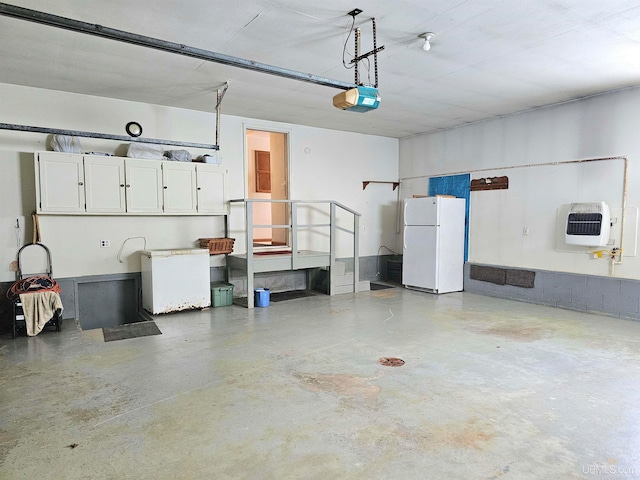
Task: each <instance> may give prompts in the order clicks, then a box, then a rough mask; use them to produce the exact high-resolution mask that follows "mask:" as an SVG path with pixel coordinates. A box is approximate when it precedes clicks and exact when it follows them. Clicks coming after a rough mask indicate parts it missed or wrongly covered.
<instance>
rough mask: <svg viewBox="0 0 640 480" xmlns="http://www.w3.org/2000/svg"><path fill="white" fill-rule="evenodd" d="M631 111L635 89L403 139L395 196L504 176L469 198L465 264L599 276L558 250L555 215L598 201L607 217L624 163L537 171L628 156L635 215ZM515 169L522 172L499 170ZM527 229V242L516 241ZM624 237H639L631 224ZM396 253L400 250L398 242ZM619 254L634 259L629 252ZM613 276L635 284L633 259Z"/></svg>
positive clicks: (587, 261) (637, 150) (637, 98)
mask: <svg viewBox="0 0 640 480" xmlns="http://www.w3.org/2000/svg"><path fill="white" fill-rule="evenodd" d="M639 104H640V88H630V89H624V90H619V91H615V92H609V93H606V94H601V95H598V96H594V97H590V98H586V99H582V100H580V101H575V102H570V103H566V104H562V105H556V106H549V107H545V108H540V109H537V110H533V111H529V112H524V113H520V114H516V115H509V116H505V117H500V118H496V119H492V120H487V121H483V122H477V123H474V124H470V125H466V126H462V127H458V128H454V129H449V130H445V131H442V132H437V133H433V134H425V135H418V136H415V137H411V138H406V139H402V140H401V141H400V178H401V180H402V187H401V196H402V197H403V198H406V197H410V196H411V195H412V194H416V193H425V192H426V191H427V190H428V177H429V176H438V175H447V174H453V173H466V172H471V178H472V179H475V178H483V177H490V176H496V175H507V176H508V177H509V189H508V190H498V191H480V192H472V195H471V202H470V207H471V212H470V248H469V261H470V262H477V263H484V264H490V265H503V266H513V267H524V268H533V269H541V270H549V271H561V272H571V273H581V274H588V275H602V276H606V275H608V273H609V265H608V262H607V261H605V260H602V259H600V260H596V259H593V258H592V255H588V254H587V253H586V249H584V250H583V251H582V252H581V253H576V252H565V251H557V250H558V245H557V242H556V236H557V221H556V213H557V210H558V208H559V207H561V206H562V205H566V204H569V203H572V202H588V201H600V200H604V201H606V202H607V203H608V204H609V205H610V207H612V208H619V207H621V205H622V181H623V161H621V160H612V161H606V162H593V163H584V164H579V165H571V166H547V167H541V166H535V165H539V164H543V163H552V162H564V161H568V160H577V159H586V158H599V157H615V156H627V157H628V158H629V159H630V164H631V167H630V170H629V182H628V183H629V189H628V200H627V203H628V205H629V206H634V207H637V206H639V205H640V188H638V185H640V169H638V168H636V167H635V163H636V162H637V161H638V159H639V158H640V144H639V143H638V142H637V133H636V132H637V131H638V129H639V128H640V116H638V115H637V106H638V105H639ZM527 165H532V166H527ZM513 166H516V167H521V166H527V167H525V168H518V169H508V170H498V168H501V167H513ZM630 214H632V215H635V210H634V211H633V212H630ZM627 220H629V218H628V217H627ZM525 227H528V228H529V235H523V228H525ZM625 235H626V236H627V238H628V239H632V238H635V237H636V236H637V226H636V225H635V224H634V222H629V225H628V227H627V229H625ZM618 236H619V235H618ZM625 243H626V242H625ZM396 245H398V246H400V237H398V239H397V243H396ZM625 247H627V245H625ZM560 250H562V249H560ZM626 253H627V255H633V248H631V245H628V248H627V250H626ZM615 274H616V276H618V277H624V278H632V279H639V278H640V257H639V256H637V255H634V256H625V258H624V263H623V265H621V266H618V267H616V273H615Z"/></svg>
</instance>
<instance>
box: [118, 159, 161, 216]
mask: <svg viewBox="0 0 640 480" xmlns="http://www.w3.org/2000/svg"><path fill="white" fill-rule="evenodd" d="M161 165H162V162H153V161H149V160H136V159H130V158H128V159H126V160H125V179H126V183H125V186H126V196H127V212H133V213H161V212H162V193H161V192H162V168H161Z"/></svg>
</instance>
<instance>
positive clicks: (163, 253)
mask: <svg viewBox="0 0 640 480" xmlns="http://www.w3.org/2000/svg"><path fill="white" fill-rule="evenodd" d="M141 253H142V255H145V256H147V257H149V258H151V257H154V258H157V257H173V256H177V255H209V250H208V249H206V248H178V249H175V250H143V251H142V252H141Z"/></svg>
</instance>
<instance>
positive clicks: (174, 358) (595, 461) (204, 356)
mask: <svg viewBox="0 0 640 480" xmlns="http://www.w3.org/2000/svg"><path fill="white" fill-rule="evenodd" d="M156 323H157V325H158V326H159V327H160V330H162V332H163V334H162V335H157V336H153V337H145V338H136V339H130V340H121V341H115V342H109V343H105V342H103V337H102V331H101V330H89V331H80V330H79V329H76V328H75V326H74V325H73V323H72V322H69V321H67V322H66V324H65V325H64V326H63V331H62V333H55V332H45V333H43V334H40V335H39V336H37V337H34V338H29V339H27V338H25V337H21V338H18V339H17V340H11V339H8V338H2V339H1V340H0V412H1V414H0V462H1V464H0V479H11V480H18V479H30V480H32V479H37V478H40V479H65V480H72V479H153V480H157V479H227V478H229V479H231V478H233V479H236V478H249V479H288V478H295V479H297V478H317V479H328V478H340V479H342V478H347V479H348V478H362V479H436V480H439V479H465V480H468V479H482V480H484V479H507V480H508V479H509V478H512V479H518V480H520V479H536V480H540V479H585V478H586V479H600V478H607V479H611V478H615V479H621V478H640V361H639V360H640V323H639V322H633V321H628V320H620V319H614V318H608V317H602V316H597V315H589V314H581V313H576V312H571V311H564V310H557V309H553V308H549V307H544V306H539V305H529V304H524V303H517V302H512V301H506V300H498V299H493V298H489V297H482V296H478V295H473V294H463V293H456V294H448V295H443V296H440V297H438V296H434V295H429V294H423V293H417V292H411V291H406V290H403V289H400V288H397V289H392V290H379V291H372V292H362V293H359V294H357V295H355V296H354V295H341V296H336V297H333V298H329V297H323V296H319V297H310V298H304V299H299V300H292V301H289V302H282V303H272V304H271V305H270V306H269V307H268V308H264V309H256V310H253V311H249V310H246V309H243V308H240V307H236V306H231V307H223V308H216V309H211V310H208V311H203V312H189V313H181V314H171V315H164V316H159V317H156ZM383 356H395V357H400V358H402V359H404V360H405V361H406V364H405V365H404V366H402V367H397V368H392V367H383V366H380V365H378V363H377V361H378V359H379V358H380V357H383ZM72 444H77V447H75V448H70V447H68V445H72Z"/></svg>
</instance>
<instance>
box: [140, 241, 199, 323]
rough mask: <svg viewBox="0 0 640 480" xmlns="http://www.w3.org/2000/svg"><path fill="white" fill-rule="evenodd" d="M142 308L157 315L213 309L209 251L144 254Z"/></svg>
mask: <svg viewBox="0 0 640 480" xmlns="http://www.w3.org/2000/svg"><path fill="white" fill-rule="evenodd" d="M141 264H142V265H141V266H142V308H144V309H145V310H147V311H148V312H151V313H153V314H154V315H156V314H158V313H169V312H177V311H180V310H188V309H192V308H205V307H209V306H211V290H210V283H211V282H210V274H209V250H207V249H201V248H194V249H180V250H145V251H143V252H142V260H141Z"/></svg>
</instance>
